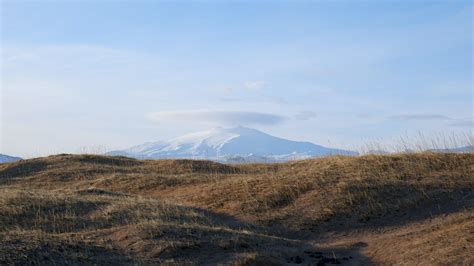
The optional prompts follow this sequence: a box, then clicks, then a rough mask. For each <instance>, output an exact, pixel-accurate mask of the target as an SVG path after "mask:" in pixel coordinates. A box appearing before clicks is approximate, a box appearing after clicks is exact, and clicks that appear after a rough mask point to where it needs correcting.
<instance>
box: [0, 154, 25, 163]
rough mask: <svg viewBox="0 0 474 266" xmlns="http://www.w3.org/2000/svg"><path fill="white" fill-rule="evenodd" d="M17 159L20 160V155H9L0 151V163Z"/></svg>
mask: <svg viewBox="0 0 474 266" xmlns="http://www.w3.org/2000/svg"><path fill="white" fill-rule="evenodd" d="M19 160H21V158H20V157H15V156H10V155H6V154H1V153H0V163H10V162H16V161H19Z"/></svg>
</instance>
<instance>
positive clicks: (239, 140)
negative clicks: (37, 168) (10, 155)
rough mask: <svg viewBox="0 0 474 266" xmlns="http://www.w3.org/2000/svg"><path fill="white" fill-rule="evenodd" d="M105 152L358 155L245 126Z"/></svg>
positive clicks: (224, 156) (227, 156) (253, 157)
mask: <svg viewBox="0 0 474 266" xmlns="http://www.w3.org/2000/svg"><path fill="white" fill-rule="evenodd" d="M108 154H109V155H124V156H129V157H134V158H139V159H162V158H193V159H211V160H218V161H227V160H232V159H233V158H236V157H239V158H242V159H243V160H244V161H245V160H249V161H286V160H291V159H303V158H309V157H316V156H324V155H334V154H344V155H357V153H355V152H351V151H346V150H341V149H332V148H327V147H323V146H320V145H316V144H313V143H310V142H299V141H291V140H286V139H283V138H278V137H274V136H271V135H269V134H266V133H263V132H261V131H258V130H256V129H251V128H246V127H235V128H214V129H211V130H209V131H202V132H197V133H192V134H187V135H184V136H181V137H178V138H174V139H171V140H169V141H160V142H149V143H145V144H142V145H138V146H134V147H131V148H129V149H125V150H119V151H113V152H109V153H108Z"/></svg>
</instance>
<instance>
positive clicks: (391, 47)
mask: <svg viewBox="0 0 474 266" xmlns="http://www.w3.org/2000/svg"><path fill="white" fill-rule="evenodd" d="M1 9H2V10H1V23H2V26H1V29H2V37H1V38H2V39H1V45H2V47H1V73H2V74H1V78H2V80H1V90H0V91H1V108H0V111H1V121H0V122H1V135H0V139H1V147H0V153H5V154H12V155H18V156H22V157H31V156H39V155H46V154H52V153H59V152H77V151H78V149H80V148H81V147H95V146H101V147H105V149H107V150H113V149H121V148H125V147H130V146H132V145H136V144H139V143H143V142H146V141H157V140H162V139H168V138H171V137H176V136H179V135H182V134H184V133H189V132H193V131H199V130H204V129H209V128H212V127H217V126H235V125H244V126H249V127H253V128H257V129H259V130H263V131H265V132H268V133H271V134H273V135H276V136H279V137H284V138H288V139H293V140H305V141H312V142H314V143H318V144H323V145H326V146H331V147H339V148H351V147H356V146H358V145H361V144H363V143H364V142H367V141H372V140H377V141H382V142H383V141H391V140H393V139H396V138H398V137H400V136H404V135H408V136H411V135H416V134H419V132H422V133H423V134H424V135H425V136H427V137H430V136H438V135H440V134H447V135H450V134H457V135H463V134H470V135H472V134H473V126H474V125H473V113H474V109H473V77H472V73H473V64H472V61H473V52H472V51H473V50H472V49H473V31H472V30H473V28H472V27H473V24H472V19H473V4H472V2H471V1H449V2H448V1H446V2H423V3H421V2H418V1H410V2H409V1H404V2H402V1H399V2H385V3H376V2H375V1H373V2H370V1H369V2H358V3H353V2H344V1H339V2H329V1H327V2H326V1H321V2H313V3H309V2H297V3H289V2H272V3H270V2H267V3H251V2H240V3H238V2H233V3H223V2H217V1H203V2H192V3H185V2H180V3H165V2H162V3H152V2H147V1H143V2H132V1H129V2H121V3H118V2H105V1H103V2H89V1H84V2H66V3H64V2H62V3H61V2H56V1H53V2H40V1H35V2H16V1H2V2H1Z"/></svg>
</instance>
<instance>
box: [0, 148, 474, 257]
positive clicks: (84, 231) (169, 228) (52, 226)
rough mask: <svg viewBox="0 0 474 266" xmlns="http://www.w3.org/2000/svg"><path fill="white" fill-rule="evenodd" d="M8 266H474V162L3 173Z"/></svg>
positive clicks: (45, 164) (408, 157) (74, 165)
mask: <svg viewBox="0 0 474 266" xmlns="http://www.w3.org/2000/svg"><path fill="white" fill-rule="evenodd" d="M0 246H1V248H0V264H2V265H3V264H99V265H117V264H145V265H146V264H157V263H169V264H186V263H196V264H238V265H247V264H250V265H252V264H277V265H278V264H304V265H308V264H310V265H331V264H343V265H344V264H347V265H368V264H375V265H386V264H390V265H392V264H399V265H415V264H421V265H473V264H474V154H448V153H416V154H399V155H367V156H360V157H344V156H334V157H325V158H320V159H311V160H303V161H294V162H288V163H281V164H245V165H224V164H219V163H214V162H209V161H193V160H159V161H138V160H133V159H128V158H124V157H105V156H95V155H66V154H64V155H55V156H50V157H45V158H36V159H29V160H22V161H19V162H15V163H8V164H0Z"/></svg>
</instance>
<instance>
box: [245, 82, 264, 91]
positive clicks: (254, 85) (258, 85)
mask: <svg viewBox="0 0 474 266" xmlns="http://www.w3.org/2000/svg"><path fill="white" fill-rule="evenodd" d="M264 86H265V81H263V80H254V81H246V82H245V83H244V87H245V88H246V89H248V90H260V89H263V87H264Z"/></svg>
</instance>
